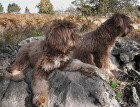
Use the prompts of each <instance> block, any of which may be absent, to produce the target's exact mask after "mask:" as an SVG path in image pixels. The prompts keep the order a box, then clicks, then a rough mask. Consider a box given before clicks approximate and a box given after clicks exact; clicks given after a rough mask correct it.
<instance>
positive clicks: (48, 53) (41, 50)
mask: <svg viewBox="0 0 140 107" xmlns="http://www.w3.org/2000/svg"><path fill="white" fill-rule="evenodd" d="M76 31H77V25H76V24H74V23H72V22H69V21H66V20H56V21H54V22H53V24H52V26H51V27H50V30H49V32H48V34H47V36H46V39H45V40H41V41H34V42H31V43H28V44H26V45H25V46H23V47H21V48H20V50H19V52H18V54H17V57H16V61H15V62H14V64H13V65H12V66H11V70H10V72H11V73H12V79H13V80H15V81H19V80H23V79H24V78H25V76H24V73H23V70H24V69H25V68H27V67H28V66H31V67H32V68H34V72H33V87H32V88H33V93H34V97H33V103H34V104H35V105H36V106H41V105H44V104H45V103H46V102H47V101H48V94H49V84H48V77H49V74H50V73H51V72H52V71H53V70H55V69H57V68H62V67H63V68H65V70H71V71H74V70H78V69H81V70H82V71H83V72H85V73H87V74H88V71H89V72H90V73H92V71H95V70H94V67H93V66H91V65H89V64H83V63H82V62H80V61H78V60H72V58H71V53H70V51H71V50H72V49H73V48H74V47H75V45H78V44H77V43H79V42H80V41H81V40H80V37H79V36H78V35H77V34H76ZM65 65H67V67H64V66H65ZM73 65H74V66H73Z"/></svg>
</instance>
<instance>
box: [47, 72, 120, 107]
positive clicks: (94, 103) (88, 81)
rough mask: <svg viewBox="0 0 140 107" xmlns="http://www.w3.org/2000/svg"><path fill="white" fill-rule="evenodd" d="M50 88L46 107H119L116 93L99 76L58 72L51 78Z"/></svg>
mask: <svg viewBox="0 0 140 107" xmlns="http://www.w3.org/2000/svg"><path fill="white" fill-rule="evenodd" d="M97 81H98V82H97ZM50 87H51V88H50V93H51V94H50V98H49V102H48V104H47V105H46V107H55V106H58V107H98V106H102V107H111V106H112V107H119V104H118V102H117V100H116V99H115V93H114V91H113V90H112V88H111V87H110V86H109V85H108V84H107V83H106V82H105V81H104V80H102V79H101V78H100V77H99V76H94V75H93V76H92V77H91V78H89V77H87V76H85V75H83V74H82V73H80V72H73V73H72V72H60V71H57V72H54V73H52V74H51V76H50Z"/></svg>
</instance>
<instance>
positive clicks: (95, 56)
mask: <svg viewBox="0 0 140 107" xmlns="http://www.w3.org/2000/svg"><path fill="white" fill-rule="evenodd" d="M131 24H132V21H131V19H130V18H129V17H127V16H125V15H124V14H120V13H116V14H114V15H113V16H112V17H111V18H110V19H108V20H107V21H105V22H104V23H103V24H102V25H101V26H100V27H99V28H97V29H96V30H95V31H91V32H89V33H87V34H85V35H84V36H83V42H82V45H81V46H80V47H78V49H76V50H75V52H74V58H77V59H80V60H81V61H82V62H84V63H88V64H92V65H96V66H97V67H99V68H102V69H103V70H105V71H107V73H108V74H109V76H110V77H114V75H113V74H112V73H111V72H110V70H116V69H117V67H116V66H115V65H113V64H112V63H111V61H110V56H109V55H110V52H111V49H112V47H113V45H114V43H115V40H116V38H117V37H124V36H126V35H127V34H128V33H129V32H130V31H131V30H132V29H133V27H132V26H131Z"/></svg>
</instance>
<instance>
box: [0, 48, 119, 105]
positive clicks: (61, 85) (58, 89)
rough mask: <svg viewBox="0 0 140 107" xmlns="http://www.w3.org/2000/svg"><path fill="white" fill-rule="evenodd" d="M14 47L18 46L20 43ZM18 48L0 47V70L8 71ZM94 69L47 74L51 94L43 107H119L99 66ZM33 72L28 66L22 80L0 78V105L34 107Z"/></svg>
mask: <svg viewBox="0 0 140 107" xmlns="http://www.w3.org/2000/svg"><path fill="white" fill-rule="evenodd" d="M16 47H18V48H19V46H16ZM18 48H15V47H11V48H9V46H5V48H1V49H0V51H1V56H2V58H3V59H2V60H1V66H2V65H3V64H4V63H5V66H2V67H1V68H0V70H2V72H5V73H8V72H7V71H6V70H7V67H8V66H9V63H11V62H12V61H13V60H15V55H16V52H17V51H15V50H18ZM14 49H15V50H14ZM10 53H13V54H10ZM5 59H7V60H6V61H5ZM3 70H4V71H3ZM96 70H97V72H98V73H96V74H95V75H92V76H91V77H87V76H85V75H84V74H83V73H81V72H78V71H77V72H68V71H64V72H60V71H56V72H53V73H52V74H51V75H50V77H49V83H50V96H49V102H48V104H47V105H46V107H57V106H59V107H70V106H72V107H77V106H80V107H98V106H102V107H109V106H112V107H119V103H118V101H117V100H116V99H115V92H114V90H113V89H112V88H111V87H110V85H109V84H108V83H106V81H104V80H103V79H105V78H106V75H104V73H102V72H101V73H100V69H96ZM32 72H33V70H32V69H31V68H28V69H26V70H25V74H26V80H25V81H22V82H13V81H10V76H9V78H6V76H3V77H2V78H0V107H9V106H10V107H31V106H33V105H32V97H33V93H32ZM99 75H100V76H101V77H102V78H103V79H102V78H101V77H100V76H99Z"/></svg>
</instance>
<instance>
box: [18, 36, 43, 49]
mask: <svg viewBox="0 0 140 107" xmlns="http://www.w3.org/2000/svg"><path fill="white" fill-rule="evenodd" d="M44 38H45V37H44V36H39V37H30V38H27V39H25V40H23V41H21V42H20V43H19V44H18V46H20V47H21V46H23V45H25V44H27V43H29V42H32V41H35V40H43V39H44Z"/></svg>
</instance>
